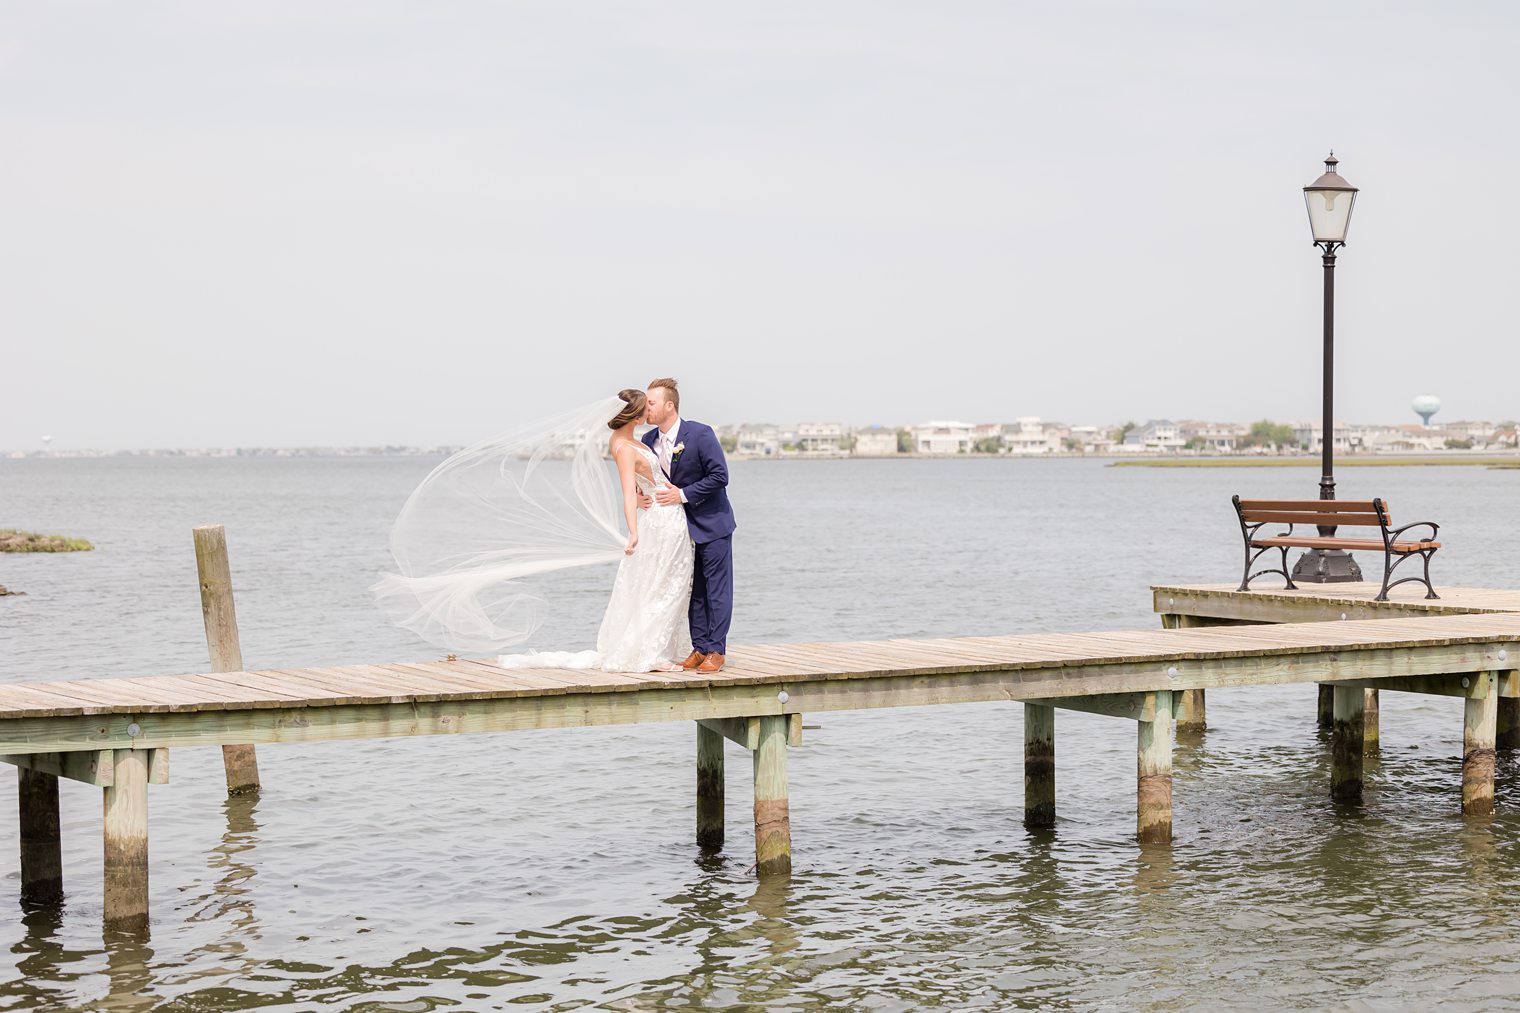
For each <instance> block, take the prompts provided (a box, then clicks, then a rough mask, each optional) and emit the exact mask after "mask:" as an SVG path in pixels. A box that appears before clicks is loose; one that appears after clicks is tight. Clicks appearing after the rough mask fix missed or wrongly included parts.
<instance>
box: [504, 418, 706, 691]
mask: <svg viewBox="0 0 1520 1013" xmlns="http://www.w3.org/2000/svg"><path fill="white" fill-rule="evenodd" d="M633 445H634V447H635V448H636V452H637V453H638V454H639V455H640V458H641V459H642V460H644V461H645V462H646V463H647V464H648V465H649V471H650V474H651V475H653V476H654V477H653V480H651V479H649V478H645V477H644V476H643V475H642V474H638V473H637V472H635V475H634V481H635V482H636V483H638V487H639V491H640V492H642V493H644V494H645V495H646V496H648V497H649V498H650V500H651V501H653V500H654V495H655V493H656V492H657V491H658V490H660V489H663V488H666V487H667V486H669V484H670V483H669V482H668V481H667V480H666V478H665V474H664V472H663V471H661V470H660V464H659V459H658V458H657V457H655V454H654V451H652V450H650V449H649V448H648V447H647V446H645V445H644V444H643V443H642V442H641V441H638V440H634V441H633ZM638 523H639V544H638V546H637V547H636V548H635V549H634V550H633V554H632V555H631V556H624V557H623V558H622V560H621V561H620V562H619V563H618V569H617V577H616V579H614V580H613V582H612V598H611V599H610V600H609V601H608V602H607V611H606V612H605V613H604V614H603V615H602V625H601V629H600V630H599V631H598V632H597V636H596V650H594V651H530V652H528V653H526V654H503V655H501V656H500V657H499V658H498V659H497V660H498V662H499V663H500V664H501V666H502V667H503V668H579V669H589V668H599V669H602V670H603V671H607V672H652V671H657V670H659V669H661V668H664V667H665V666H667V665H669V664H671V663H672V662H675V663H680V662H681V661H683V660H685V658H686V656H687V655H688V654H690V653H691V649H692V648H691V626H690V623H689V621H688V619H687V606H688V604H689V603H690V601H691V571H692V559H693V555H694V550H693V547H692V542H691V533H690V531H689V530H688V529H687V526H686V510H685V509H684V508H683V507H682V506H680V504H675V505H673V506H661V505H660V504H659V503H658V502H652V504H651V505H650V506H649V507H648V508H647V509H646V508H640V509H639V512H638Z"/></svg>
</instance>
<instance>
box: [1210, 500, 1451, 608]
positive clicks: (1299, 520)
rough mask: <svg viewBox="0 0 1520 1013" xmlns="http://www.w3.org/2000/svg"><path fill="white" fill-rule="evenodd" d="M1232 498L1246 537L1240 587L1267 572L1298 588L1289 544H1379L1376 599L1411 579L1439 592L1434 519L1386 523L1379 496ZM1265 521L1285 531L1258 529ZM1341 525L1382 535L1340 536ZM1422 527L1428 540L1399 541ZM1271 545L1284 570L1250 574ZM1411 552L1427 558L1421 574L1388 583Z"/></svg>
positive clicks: (1350, 546)
mask: <svg viewBox="0 0 1520 1013" xmlns="http://www.w3.org/2000/svg"><path fill="white" fill-rule="evenodd" d="M1232 502H1233V503H1234V504H1235V513H1236V515H1237V516H1239V518H1240V535H1241V538H1243V539H1244V540H1245V550H1246V565H1245V570H1244V572H1243V575H1242V576H1241V580H1240V590H1242V591H1245V590H1248V589H1249V588H1250V586H1251V581H1252V580H1253V579H1255V578H1257V577H1260V576H1262V575H1263V574H1268V573H1280V574H1282V575H1283V579H1284V580H1286V581H1287V582H1288V588H1289V590H1297V588H1296V587H1295V585H1294V583H1293V576H1292V574H1291V573H1289V572H1288V550H1289V549H1348V550H1349V549H1369V550H1372V551H1377V550H1379V549H1381V550H1382V552H1383V588H1382V590H1381V591H1379V592H1378V596H1377V598H1376V599H1375V600H1376V601H1387V600H1388V592H1389V591H1390V590H1392V589H1393V588H1395V587H1398V586H1399V585H1400V584H1407V583H1409V582H1410V581H1415V582H1417V583H1421V584H1424V585H1425V590H1426V592H1427V593H1426V595H1425V597H1426V598H1439V597H1440V595H1438V594H1436V589H1435V588H1434V587H1432V586H1431V584H1430V557H1431V556H1433V555H1435V552H1436V550H1437V549H1439V548H1440V547H1441V543H1440V542H1438V541H1435V537H1436V535H1437V534H1438V533H1439V530H1440V528H1439V525H1437V524H1436V523H1435V522H1434V521H1419V522H1417V523H1414V524H1406V525H1404V526H1403V527H1402V528H1390V527H1389V517H1388V504H1387V503H1385V502H1383V501H1382V500H1380V499H1375V500H1371V501H1370V502H1368V501H1358V500H1334V499H1328V500H1320V499H1311V500H1274V499H1241V498H1240V497H1239V496H1235V497H1233V498H1232ZM1268 524H1286V525H1288V530H1286V531H1283V532H1281V533H1279V534H1275V535H1266V536H1263V535H1261V534H1259V532H1260V531H1261V529H1262V528H1263V527H1265V526H1266V525H1268ZM1300 524H1303V525H1313V526H1316V527H1318V528H1319V530H1320V533H1319V534H1318V535H1307V534H1303V535H1299V534H1294V533H1293V528H1294V527H1295V526H1297V525H1300ZM1345 527H1367V528H1377V529H1378V532H1379V534H1381V535H1382V537H1381V538H1340V537H1338V536H1336V535H1334V534H1333V532H1334V530H1335V529H1336V528H1345ZM1421 527H1424V528H1429V529H1430V538H1429V539H1424V540H1416V541H1401V540H1400V537H1399V536H1401V535H1402V534H1403V533H1404V532H1406V531H1408V530H1409V529H1410V528H1421ZM1326 529H1329V530H1328V531H1327V530H1326ZM1272 549H1278V550H1281V552H1282V569H1280V570H1279V569H1275V568H1273V569H1266V570H1258V571H1256V572H1255V573H1252V572H1251V567H1253V566H1255V565H1256V561H1257V560H1258V559H1260V558H1261V556H1262V554H1263V553H1265V552H1268V551H1270V550H1272ZM1415 555H1418V556H1420V557H1422V558H1423V559H1424V560H1425V575H1424V576H1423V577H1403V578H1401V579H1399V580H1395V581H1393V582H1392V583H1389V579H1390V578H1391V577H1392V576H1393V571H1394V570H1395V569H1396V568H1397V567H1398V565H1399V564H1400V563H1402V562H1403V561H1404V560H1406V559H1408V558H1409V557H1410V556H1415Z"/></svg>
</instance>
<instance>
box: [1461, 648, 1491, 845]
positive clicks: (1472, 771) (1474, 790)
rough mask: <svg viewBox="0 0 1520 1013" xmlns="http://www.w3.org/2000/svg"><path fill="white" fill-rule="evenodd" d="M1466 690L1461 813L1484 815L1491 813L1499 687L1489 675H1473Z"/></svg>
mask: <svg viewBox="0 0 1520 1013" xmlns="http://www.w3.org/2000/svg"><path fill="white" fill-rule="evenodd" d="M1466 688H1467V697H1466V701H1465V704H1464V707H1463V713H1462V812H1463V814H1464V815H1468V816H1487V815H1488V814H1490V813H1492V812H1493V811H1494V738H1495V732H1496V725H1497V724H1498V716H1499V687H1498V685H1497V679H1496V678H1495V674H1494V673H1493V672H1477V673H1475V674H1474V675H1473V676H1472V678H1471V680H1470V682H1469V683H1468V685H1467V687H1466Z"/></svg>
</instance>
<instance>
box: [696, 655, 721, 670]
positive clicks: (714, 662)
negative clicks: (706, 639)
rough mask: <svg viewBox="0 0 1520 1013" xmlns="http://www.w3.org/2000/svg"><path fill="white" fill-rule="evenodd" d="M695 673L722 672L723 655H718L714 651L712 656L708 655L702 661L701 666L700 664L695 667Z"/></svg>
mask: <svg viewBox="0 0 1520 1013" xmlns="http://www.w3.org/2000/svg"><path fill="white" fill-rule="evenodd" d="M697 671H699V672H721V671H723V655H721V654H719V653H718V652H716V651H714V652H713V653H712V654H709V655H708V656H707V657H706V658H704V659H703V660H702V664H700V665H698V666H697Z"/></svg>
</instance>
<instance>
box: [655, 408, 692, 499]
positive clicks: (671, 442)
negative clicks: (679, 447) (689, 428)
mask: <svg viewBox="0 0 1520 1013" xmlns="http://www.w3.org/2000/svg"><path fill="white" fill-rule="evenodd" d="M680 436H681V416H679V415H677V416H676V417H675V421H673V422H671V424H670V428H669V429H665V430H661V432H660V435H659V436H658V437H657V438H656V439H655V446H656V448H657V449H656V451H655V452H656V453H657V454H658V455H659V457H660V467H661V468H664V469H665V477H666V478H669V477H670V466H671V464H672V463H673V462H674V459H675V458H674V453H675V449H676V444H677V443H678V442H679V441H680ZM676 491H677V492H679V493H680V494H681V502H682V503H685V502H686V490H685V489H677V490H676Z"/></svg>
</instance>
